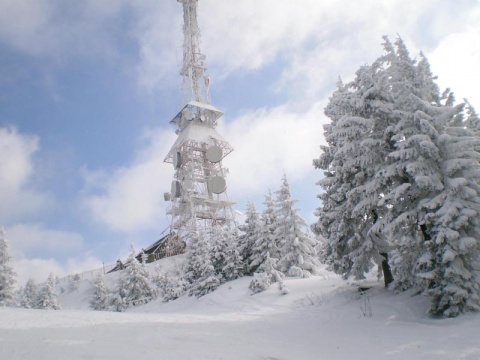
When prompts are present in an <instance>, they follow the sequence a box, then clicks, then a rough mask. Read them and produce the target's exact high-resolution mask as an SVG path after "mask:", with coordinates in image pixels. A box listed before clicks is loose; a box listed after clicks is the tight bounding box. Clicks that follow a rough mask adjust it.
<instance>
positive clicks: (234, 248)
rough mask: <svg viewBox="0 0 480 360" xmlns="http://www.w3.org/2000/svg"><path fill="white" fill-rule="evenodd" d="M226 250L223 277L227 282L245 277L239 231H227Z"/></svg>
mask: <svg viewBox="0 0 480 360" xmlns="http://www.w3.org/2000/svg"><path fill="white" fill-rule="evenodd" d="M224 231H225V237H226V240H227V241H226V242H227V244H226V248H225V256H224V266H223V268H222V277H223V279H224V280H225V281H230V280H235V279H238V278H239V277H242V276H243V275H244V268H245V266H244V263H243V260H242V257H241V255H240V246H239V240H238V239H239V236H238V231H237V229H234V228H232V229H226V230H224Z"/></svg>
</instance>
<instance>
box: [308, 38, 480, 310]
mask: <svg viewBox="0 0 480 360" xmlns="http://www.w3.org/2000/svg"><path fill="white" fill-rule="evenodd" d="M384 48H385V51H386V54H385V55H384V56H382V57H381V58H379V59H378V60H377V61H376V62H374V64H373V65H372V66H370V67H362V68H363V69H366V70H367V72H366V73H365V71H364V70H362V71H359V72H357V78H356V79H355V81H354V82H352V83H350V84H348V86H347V87H345V86H340V87H339V90H337V92H336V93H335V94H334V96H333V97H332V98H331V100H330V104H329V106H327V109H326V114H327V115H329V116H330V117H331V119H332V123H331V124H330V125H328V126H326V128H325V129H326V138H327V142H328V144H329V146H326V147H324V148H323V149H324V154H322V156H321V157H320V159H318V160H316V161H314V164H315V166H317V167H319V168H322V169H324V170H326V171H325V175H326V178H325V179H322V180H321V181H320V182H319V184H320V185H321V186H322V187H323V188H324V189H325V193H324V194H322V195H321V196H320V197H321V198H322V200H324V204H323V207H322V208H320V209H318V211H317V216H319V221H318V222H317V224H316V225H315V226H314V230H315V231H316V232H317V233H323V234H325V235H327V246H326V249H325V254H326V258H327V260H328V262H329V263H330V264H331V265H333V266H332V267H333V268H334V270H335V271H337V272H339V273H342V274H343V275H345V276H350V275H355V276H356V277H357V278H358V277H361V275H362V274H363V273H364V272H365V271H366V270H367V269H368V267H363V266H359V264H360V265H362V264H366V263H367V262H366V261H365V260H368V259H375V252H377V253H378V254H379V255H381V256H382V258H383V260H382V266H383V265H384V264H385V263H386V261H387V260H389V261H390V263H387V265H389V264H391V266H392V268H393V273H394V275H395V281H394V282H393V287H394V289H396V290H403V289H408V288H410V287H415V288H416V289H417V290H419V291H420V292H424V293H426V294H428V295H431V297H432V307H431V310H430V312H431V313H432V314H435V315H444V316H456V315H458V313H461V312H464V311H467V310H472V309H479V304H480V302H479V290H478V289H479V280H478V277H477V276H476V271H475V269H477V268H478V264H477V261H478V259H479V250H478V248H479V244H478V242H477V240H475V239H478V238H479V237H478V232H479V229H478V220H477V219H478V212H479V208H478V204H479V203H480V198H479V194H480V192H479V189H478V171H479V161H478V159H479V153H478V149H479V148H480V147H479V146H478V145H479V144H478V138H477V137H476V136H473V135H474V134H473V133H472V132H470V130H472V131H476V127H475V126H476V125H475V124H476V123H477V115H476V113H475V111H474V110H473V108H472V107H471V105H470V104H468V103H467V107H466V113H467V114H466V115H468V118H467V120H465V115H464V111H463V109H464V105H463V104H460V105H455V98H454V96H453V94H452V93H451V92H450V91H449V90H448V89H447V90H446V91H445V92H444V93H443V94H442V95H440V92H439V90H438V86H437V85H436V84H435V81H434V79H435V78H434V77H433V75H432V73H431V71H430V66H429V64H428V61H427V59H426V58H425V57H424V56H423V54H421V55H420V61H419V62H418V63H416V62H415V61H414V60H412V59H411V58H410V56H409V54H408V50H407V48H406V46H405V44H404V43H403V41H402V40H401V39H398V40H397V41H396V42H395V46H393V45H392V44H391V43H390V42H389V41H388V39H386V38H385V42H384ZM361 72H363V75H361ZM360 75H361V76H360ZM365 75H367V76H365ZM365 79H367V80H368V81H365ZM369 79H370V80H371V81H370V80H369ZM369 81H370V85H368V86H366V87H365V86H364V85H365V84H368V83H369ZM362 84H363V85H362ZM360 85H362V86H360ZM353 115H355V116H356V118H355V119H356V120H355V121H357V123H362V124H364V126H365V128H364V129H362V128H358V127H357V124H356V123H355V121H352V120H353V119H352V116H353ZM365 120H368V121H371V125H367V124H368V122H367V121H365ZM349 122H350V124H349V125H348V127H347V128H344V127H342V126H343V125H344V124H347V123H349ZM382 134H383V135H382ZM369 153H371V154H374V156H372V157H371V158H370V159H369V160H367V161H365V160H362V157H364V156H365V155H366V154H369ZM379 154H380V156H378V155H379ZM362 258H363V259H364V260H362ZM377 262H378V259H377ZM384 270H385V268H384ZM384 272H385V271H384ZM359 275H360V276H359ZM385 283H386V285H387V284H388V282H387V279H386V278H385Z"/></svg>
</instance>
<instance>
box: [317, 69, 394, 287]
mask: <svg viewBox="0 0 480 360" xmlns="http://www.w3.org/2000/svg"><path fill="white" fill-rule="evenodd" d="M383 80H384V77H383V73H382V68H381V64H380V63H378V62H377V63H375V64H374V65H372V66H362V67H361V68H360V69H359V70H358V71H357V74H356V78H355V79H354V81H352V82H351V83H349V84H346V85H344V84H343V83H342V82H341V81H339V83H338V84H337V87H338V88H337V91H335V92H334V94H333V95H332V97H331V98H330V102H329V104H328V105H327V107H326V109H325V114H326V115H327V116H328V117H329V118H330V119H331V123H330V124H327V125H325V126H324V129H325V133H324V134H325V138H326V140H327V144H328V145H326V146H321V150H322V152H323V153H322V154H321V156H320V158H319V159H315V160H314V166H315V167H316V168H320V169H323V170H324V178H323V179H321V180H320V181H319V182H318V185H320V186H321V187H322V188H323V190H324V192H323V193H322V194H320V195H319V196H318V197H319V198H320V199H321V200H322V207H321V208H318V209H317V211H316V213H315V214H316V216H318V221H317V223H316V224H314V225H313V226H312V230H313V231H314V232H315V233H316V234H319V235H323V236H324V237H325V239H326V240H327V241H326V242H325V244H324V248H323V251H322V261H324V262H325V263H327V264H328V265H329V267H330V268H331V269H332V270H333V271H335V272H336V273H338V274H341V275H342V276H344V277H345V278H347V277H350V276H353V277H355V278H356V279H363V278H364V275H365V273H366V272H368V271H369V270H370V269H371V268H372V266H373V264H374V261H376V262H381V261H385V262H386V261H387V259H386V256H382V255H380V253H383V254H384V255H386V254H385V246H384V245H383V244H381V243H380V244H378V245H377V244H376V243H375V242H374V241H373V239H376V238H379V237H378V236H373V235H374V231H371V230H372V227H373V226H374V225H377V221H378V218H379V211H380V210H379V209H378V208H377V206H376V203H377V202H378V198H379V197H380V195H379V194H378V191H380V188H381V186H380V184H379V183H378V181H376V179H375V175H374V174H375V171H377V170H378V168H379V167H381V165H382V164H383V163H384V161H385V157H382V156H381V155H382V152H384V148H385V147H388V146H389V145H388V142H386V141H385V140H384V139H382V138H381V135H384V137H385V138H386V139H388V137H389V134H388V130H387V128H388V127H387V128H384V129H383V132H382V124H383V125H387V124H388V123H389V121H387V120H386V119H385V118H386V117H388V109H389V106H388V105H389V100H388V97H387V96H386V95H385V94H383V92H382V91H381V89H380V88H379V86H378V83H381V81H383ZM377 118H378V122H377V121H376V120H377ZM373 134H375V138H373V137H371V136H372V135H373ZM372 148H376V150H375V151H370V150H369V149H372ZM380 216H381V215H380ZM377 226H378V225H377ZM385 265H386V266H385V267H384V268H383V270H384V271H385V273H386V275H385V279H388V281H387V282H390V281H391V276H390V274H389V272H388V269H389V268H388V264H385Z"/></svg>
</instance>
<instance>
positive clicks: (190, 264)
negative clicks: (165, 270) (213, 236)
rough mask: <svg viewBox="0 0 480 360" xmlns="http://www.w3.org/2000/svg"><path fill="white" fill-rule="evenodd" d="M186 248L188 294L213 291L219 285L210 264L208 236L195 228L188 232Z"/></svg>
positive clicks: (200, 294)
mask: <svg viewBox="0 0 480 360" xmlns="http://www.w3.org/2000/svg"><path fill="white" fill-rule="evenodd" d="M189 238H190V241H191V243H190V244H188V248H187V269H186V273H185V279H186V280H187V282H188V284H189V286H188V287H189V290H188V294H189V295H190V296H192V295H195V296H197V297H201V296H203V295H206V294H208V293H210V292H212V291H214V290H215V289H216V288H218V286H219V285H220V279H219V278H218V276H217V275H216V274H215V268H214V267H213V264H212V257H211V249H210V244H209V241H208V238H207V237H206V236H205V234H204V233H200V232H198V231H196V230H192V231H191V232H190V237H189Z"/></svg>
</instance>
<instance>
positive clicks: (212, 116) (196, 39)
mask: <svg viewBox="0 0 480 360" xmlns="http://www.w3.org/2000/svg"><path fill="white" fill-rule="evenodd" d="M177 1H178V2H180V3H182V5H183V20H184V24H183V35H184V41H183V64H182V68H181V71H180V75H181V76H182V79H183V84H182V85H183V86H182V90H183V96H184V100H185V103H186V105H185V106H184V107H183V109H182V110H181V111H180V112H179V113H178V114H177V115H176V116H175V117H174V118H173V119H172V120H171V121H170V123H171V124H174V125H176V126H177V127H178V129H177V131H176V133H177V134H178V138H177V140H176V141H175V143H174V144H173V146H172V148H171V149H170V151H169V152H168V154H167V156H166V158H165V160H164V161H165V162H168V163H172V164H173V167H174V169H175V174H174V180H173V181H172V188H171V192H170V193H166V194H165V200H167V201H171V206H170V208H169V210H168V212H167V213H168V214H170V215H171V217H172V222H171V230H174V231H176V232H177V233H178V234H179V235H180V237H184V238H188V233H189V231H191V230H199V231H205V232H206V233H210V232H211V231H212V229H213V228H214V225H216V224H219V225H227V226H228V225H229V224H230V223H232V222H233V221H234V215H233V209H232V206H233V204H234V203H233V202H231V201H229V200H228V197H227V193H226V181H225V177H226V175H227V173H228V170H227V169H225V168H224V167H223V166H222V159H223V158H224V157H225V156H226V155H228V154H229V153H230V152H232V151H233V148H232V147H231V146H230V144H229V143H228V142H227V141H225V140H224V139H223V138H222V137H221V136H220V134H218V132H217V131H216V130H215V127H216V125H217V120H218V119H219V118H220V117H221V116H222V114H223V113H222V112H221V111H220V110H218V109H217V108H215V107H214V106H212V105H211V104H210V95H209V91H208V90H209V85H210V80H209V78H208V76H207V75H206V70H207V68H206V66H205V55H203V54H202V53H201V51H200V30H199V27H198V21H197V4H198V0H177Z"/></svg>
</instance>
